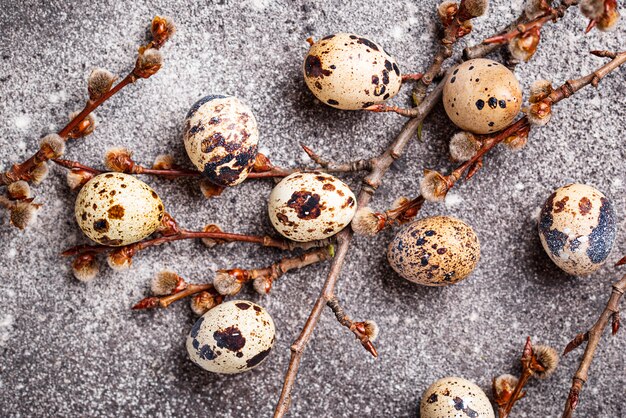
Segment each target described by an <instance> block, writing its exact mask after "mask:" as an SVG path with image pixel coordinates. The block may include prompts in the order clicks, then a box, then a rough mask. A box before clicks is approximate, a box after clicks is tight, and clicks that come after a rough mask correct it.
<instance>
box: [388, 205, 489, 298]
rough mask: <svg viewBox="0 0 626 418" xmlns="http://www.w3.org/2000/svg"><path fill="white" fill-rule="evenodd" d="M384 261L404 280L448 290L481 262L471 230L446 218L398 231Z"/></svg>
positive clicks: (413, 223)
mask: <svg viewBox="0 0 626 418" xmlns="http://www.w3.org/2000/svg"><path fill="white" fill-rule="evenodd" d="M387 259H388V260H389V264H391V267H393V269H394V270H395V271H396V272H397V273H398V274H399V275H400V276H402V277H404V278H405V279H407V280H409V281H412V282H415V283H419V284H423V285H427V286H447V285H450V284H454V283H457V282H460V281H461V280H463V279H465V278H466V277H467V276H469V275H470V273H471V272H472V271H473V270H474V268H475V267H476V264H477V263H478V260H479V259H480V243H479V242H478V237H477V236H476V234H475V233H474V230H473V229H472V227H471V226H469V225H468V224H466V223H465V222H463V221H461V220H459V219H456V218H452V217H449V216H433V217H430V218H423V219H419V220H417V221H415V222H412V223H411V224H409V225H407V226H406V227H404V228H403V229H402V230H400V231H399V232H398V233H397V234H396V236H395V237H394V238H393V240H392V241H391V243H390V244H389V249H388V250H387Z"/></svg>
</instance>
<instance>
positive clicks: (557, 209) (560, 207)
mask: <svg viewBox="0 0 626 418" xmlns="http://www.w3.org/2000/svg"><path fill="white" fill-rule="evenodd" d="M568 200H569V196H565V197H563V199H561V200H559V201H558V202H554V213H561V212H563V211H564V210H565V205H566V204H567V201H568Z"/></svg>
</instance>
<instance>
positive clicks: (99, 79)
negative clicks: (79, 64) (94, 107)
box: [87, 68, 117, 101]
mask: <svg viewBox="0 0 626 418" xmlns="http://www.w3.org/2000/svg"><path fill="white" fill-rule="evenodd" d="M115 80H117V77H116V76H114V75H113V74H111V73H110V72H109V71H107V70H105V69H103V68H96V69H94V70H93V71H92V72H91V74H89V79H88V80H87V90H88V91H89V99H90V100H92V101H96V100H98V99H100V98H101V97H102V96H104V95H105V94H106V93H108V92H109V90H111V87H113V83H115Z"/></svg>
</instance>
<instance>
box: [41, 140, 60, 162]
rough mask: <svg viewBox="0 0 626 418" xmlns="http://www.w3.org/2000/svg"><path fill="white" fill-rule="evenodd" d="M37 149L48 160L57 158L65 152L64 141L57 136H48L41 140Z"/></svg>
mask: <svg viewBox="0 0 626 418" xmlns="http://www.w3.org/2000/svg"><path fill="white" fill-rule="evenodd" d="M39 147H40V149H41V150H42V151H44V152H45V153H46V156H48V158H50V159H52V158H59V157H60V156H62V155H63V153H64V152H65V141H64V140H63V138H61V137H60V136H59V135H57V134H49V135H46V136H44V137H43V138H42V139H41V143H40V145H39Z"/></svg>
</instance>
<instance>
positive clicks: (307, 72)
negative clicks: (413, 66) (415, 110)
mask: <svg viewBox="0 0 626 418" xmlns="http://www.w3.org/2000/svg"><path fill="white" fill-rule="evenodd" d="M303 71H304V80H305V81H306V84H307V86H308V87H309V89H310V90H311V92H313V94H314V95H315V97H317V98H318V99H319V100H320V101H321V102H323V103H326V104H328V105H330V106H332V107H336V108H338V109H346V110H356V109H363V108H365V107H368V106H371V105H373V104H378V103H383V102H384V101H385V100H387V99H389V98H391V97H393V96H395V95H396V93H398V90H400V86H401V84H402V77H401V76H400V69H399V68H398V64H396V60H395V59H393V57H391V56H390V55H389V54H388V53H387V52H386V51H385V50H384V49H383V47H381V46H380V45H378V44H376V43H374V42H372V41H370V40H369V39H367V38H364V37H362V36H359V35H355V34H353V33H336V34H334V35H328V36H326V37H324V38H322V39H320V40H319V41H317V42H315V43H314V44H313V45H311V48H310V49H309V52H308V54H307V56H306V58H305V59H304V65H303Z"/></svg>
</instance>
